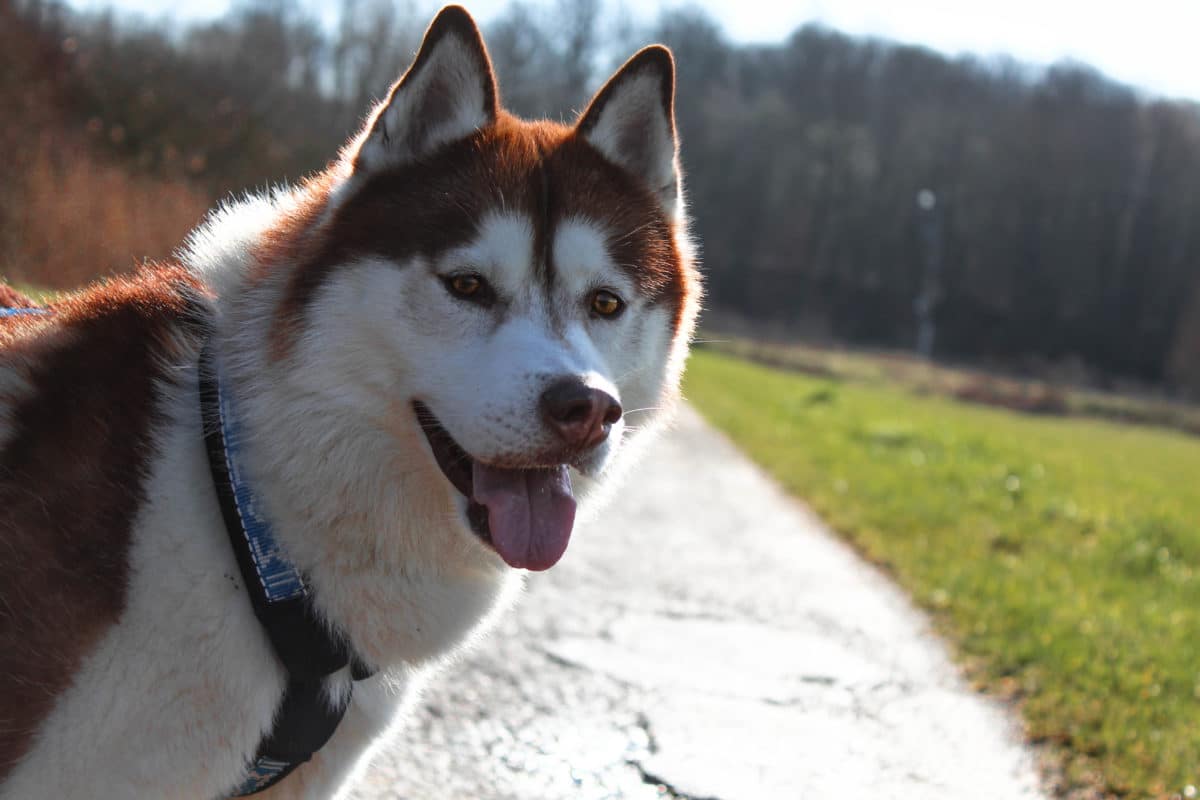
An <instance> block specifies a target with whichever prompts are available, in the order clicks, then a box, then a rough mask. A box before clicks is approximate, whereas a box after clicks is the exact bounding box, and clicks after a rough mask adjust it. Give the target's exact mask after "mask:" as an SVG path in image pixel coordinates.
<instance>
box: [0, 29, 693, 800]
mask: <svg viewBox="0 0 1200 800" xmlns="http://www.w3.org/2000/svg"><path fill="white" fill-rule="evenodd" d="M673 94H674V64H673V61H672V59H671V56H670V54H669V52H668V51H667V50H666V49H664V48H662V47H657V46H656V47H649V48H646V49H645V50H642V51H641V52H639V53H638V54H637V55H635V56H634V57H633V58H632V59H631V60H630V61H629V62H627V63H626V65H625V66H624V67H622V68H621V70H619V71H618V72H617V73H616V75H615V76H614V77H613V78H612V79H611V80H610V81H609V83H608V84H607V85H606V86H605V87H604V88H602V89H601V90H600V92H599V93H598V94H597V95H596V97H595V98H594V99H593V101H592V103H591V104H590V106H589V107H588V108H587V109H586V110H585V111H584V112H583V114H582V115H581V116H580V119H579V120H578V121H577V122H576V124H574V125H572V126H566V125H560V124H556V123H551V122H526V121H523V120H520V119H517V118H516V117H514V116H512V115H510V114H508V113H507V112H505V111H504V110H503V109H502V108H501V106H500V101H499V98H498V95H497V90H496V83H495V79H494V77H493V74H492V68H491V64H490V61H489V59H488V56H487V51H486V49H485V47H484V44H483V41H482V39H481V37H480V34H479V32H478V30H477V28H476V27H475V25H474V23H473V22H472V20H471V18H470V17H469V16H468V15H467V13H466V12H465V11H463V10H462V9H461V8H457V7H448V8H446V9H443V11H442V12H440V13H439V15H438V16H437V18H436V19H435V20H434V22H433V23H432V25H431V26H430V28H429V30H428V32H427V33H426V36H425V40H424V42H423V43H422V46H421V48H420V51H419V53H418V55H417V57H416V59H415V61H414V62H413V64H412V66H411V67H410V69H409V70H408V71H407V72H406V73H405V75H404V76H403V77H402V78H401V79H400V80H399V81H398V82H397V83H396V84H395V86H394V87H393V88H392V90H391V93H390V95H389V96H388V98H387V99H386V100H385V101H384V102H383V103H381V104H380V105H379V106H378V107H377V108H376V109H375V110H374V111H373V112H372V114H371V115H370V117H369V118H368V120H367V123H366V125H365V126H364V128H363V130H362V132H361V134H360V135H358V136H357V137H356V138H355V139H353V140H352V141H351V142H350V143H348V144H347V146H346V147H345V148H344V150H343V151H342V153H341V154H340V156H339V157H338V158H337V159H336V160H335V161H334V162H332V163H331V165H330V166H329V167H328V168H327V169H326V170H325V171H324V172H322V173H320V174H318V175H316V176H314V177H313V178H311V179H310V180H308V181H307V182H305V183H303V184H302V185H300V186H298V187H296V188H294V189H291V190H286V191H278V192H275V193H273V194H271V195H270V196H268V197H257V198H251V199H247V200H244V201H241V202H238V203H235V204H232V205H228V206H226V207H224V208H221V209H218V210H217V211H215V212H214V213H213V214H212V215H210V217H209V218H208V219H207V220H206V222H205V223H204V224H203V225H201V227H200V228H199V229H197V230H196V231H195V232H194V233H193V234H192V235H191V236H190V238H189V239H188V240H187V242H186V243H185V245H184V247H183V248H182V249H181V251H180V254H179V257H178V262H177V263H172V264H162V265H156V266H150V267H147V268H144V269H142V270H140V271H139V272H137V273H135V274H134V275H132V276H131V277H128V278H119V279H112V280H109V281H106V282H104V283H101V284H98V285H96V286H93V287H91V288H89V289H87V290H84V291H82V292H80V293H78V294H75V295H71V296H67V297H65V298H64V299H62V300H60V301H57V302H55V303H54V304H53V305H52V307H51V309H50V310H51V311H52V313H50V314H47V315H20V316H12V317H6V318H3V319H2V320H0V448H2V451H0V798H3V800H11V799H14V798H43V797H56V798H129V797H154V798H216V797H222V796H226V795H228V794H229V792H230V791H231V790H232V789H233V787H235V786H236V785H237V784H238V783H239V782H240V781H241V780H242V779H243V778H244V776H245V773H246V769H247V765H248V763H249V761H250V760H251V759H252V757H253V754H254V752H255V750H256V748H257V746H258V744H259V742H260V740H261V738H262V737H263V735H264V732H266V731H268V730H269V729H270V727H271V723H272V716H273V714H274V713H275V711H276V708H277V706H278V704H279V702H280V699H281V697H282V692H283V687H284V680H285V675H284V672H283V669H282V667H281V666H280V664H279V663H278V661H277V659H276V657H275V655H274V653H273V651H272V649H271V645H270V642H269V641H268V639H267V638H266V635H265V633H264V631H263V629H262V627H261V626H260V625H259V623H258V621H257V619H256V618H255V616H254V614H253V612H252V609H251V605H250V603H249V601H248V598H247V595H246V590H245V587H243V586H242V585H241V580H240V577H239V573H238V568H237V565H236V563H235V560H234V555H233V553H232V550H231V548H230V545H229V542H228V540H227V536H226V532H225V528H224V525H223V523H222V519H221V515H220V511H219V507H218V504H217V500H216V494H215V491H214V488H213V485H212V479H211V477H210V475H209V471H208V465H207V461H206V456H205V450H204V445H203V441H202V433H201V419H200V413H199V409H198V404H197V400H196V396H197V383H198V367H197V360H198V356H199V352H200V348H201V347H202V346H203V345H204V343H205V342H206V341H209V340H211V342H212V343H213V346H214V347H215V350H216V352H217V354H218V358H219V360H220V362H221V364H222V365H223V371H224V374H225V376H226V380H227V385H228V387H229V391H230V392H231V393H232V395H233V397H234V399H235V400H236V403H237V406H238V408H239V410H240V413H241V416H242V423H243V427H244V429H245V430H246V431H247V432H248V436H249V440H248V444H247V445H246V452H245V454H244V455H245V459H246V462H247V465H248V468H249V471H250V473H251V475H252V477H253V482H254V486H255V489H256V491H257V492H258V494H259V496H260V498H261V501H262V503H263V504H264V506H265V509H266V512H267V515H268V516H269V518H270V519H271V520H272V523H273V527H274V530H275V532H276V536H277V537H278V539H279V540H280V544H281V546H282V548H283V550H284V551H285V553H286V555H287V557H288V558H289V559H290V560H291V561H292V562H293V563H295V564H296V565H297V566H298V567H299V568H300V569H301V570H302V571H303V572H304V573H305V574H306V575H307V577H308V579H309V582H310V585H311V587H312V590H313V596H314V598H315V604H316V608H317V611H318V613H319V614H320V616H321V617H322V618H323V619H324V620H326V621H327V622H328V623H329V624H330V625H331V626H333V627H334V628H335V629H336V630H338V631H340V632H341V633H342V634H343V635H345V636H346V637H347V639H348V641H349V642H350V643H351V645H352V647H353V648H354V650H355V652H356V653H357V654H358V655H359V656H360V657H361V658H363V659H364V660H365V661H366V662H368V663H369V664H370V665H372V666H373V667H375V668H377V670H378V672H377V673H376V674H375V675H374V677H372V678H370V679H369V680H366V681H362V682H359V683H356V684H355V685H354V690H353V696H352V700H351V703H350V706H349V709H348V711H347V713H346V716H345V718H344V720H343V722H342V724H341V726H340V727H339V728H338V730H337V732H336V733H335V735H334V737H333V739H332V740H331V741H330V742H329V744H328V745H327V746H326V747H325V748H323V749H322V750H321V751H320V752H319V753H318V754H317V755H316V757H315V758H314V759H313V760H312V761H311V762H309V763H307V764H305V765H303V766H301V767H300V768H299V769H297V770H296V771H295V772H294V773H293V774H292V775H290V776H289V777H287V778H286V779H284V780H283V781H282V782H281V783H280V784H278V785H277V786H276V787H274V788H273V789H271V790H269V791H268V792H267V793H265V794H263V795H261V796H262V797H264V798H269V797H314V798H315V797H329V796H332V795H334V794H337V793H338V791H339V789H340V788H345V787H347V786H348V785H349V783H350V782H352V777H353V774H354V773H355V772H356V771H357V770H360V769H362V768H363V767H364V766H365V764H366V763H367V761H368V760H369V754H370V752H371V750H372V748H373V747H374V746H376V743H378V742H380V741H384V740H386V732H387V730H388V728H389V727H391V726H393V725H395V724H397V723H398V721H399V720H401V719H403V713H402V712H403V711H404V709H405V708H406V706H409V705H411V703H412V701H413V698H414V696H415V694H416V693H417V692H418V691H419V689H420V686H421V685H422V683H423V682H424V681H425V680H426V679H427V678H428V677H429V676H430V675H431V673H433V672H434V671H435V670H436V669H437V667H438V666H439V665H442V664H444V663H445V662H446V660H447V659H448V658H450V657H452V656H453V655H454V654H455V653H458V652H460V651H461V649H462V648H463V647H464V646H465V645H467V644H468V643H470V642H471V641H472V640H474V639H476V638H477V637H478V635H479V634H480V633H481V632H483V631H485V630H486V629H487V628H488V626H489V623H490V622H491V621H492V620H493V619H494V618H495V616H496V614H497V613H499V612H500V611H502V610H503V609H505V607H507V606H508V605H509V604H510V603H511V602H512V601H513V599H514V598H515V596H516V595H517V594H518V592H519V587H520V585H521V575H522V572H521V571H520V570H517V569H513V568H511V567H510V566H508V564H506V563H504V561H502V560H501V558H500V557H499V556H498V554H497V551H496V550H495V549H493V548H492V547H490V546H489V545H488V544H487V543H486V542H485V541H483V540H482V539H481V537H480V536H478V535H476V533H474V532H472V528H471V525H470V524H469V522H468V519H467V500H466V498H465V497H464V496H463V495H462V494H461V493H460V492H459V491H458V490H456V489H455V487H454V486H453V485H452V484H451V483H450V481H449V480H448V479H447V475H446V474H443V472H442V471H441V469H439V466H438V464H437V462H436V460H435V458H434V455H433V451H432V450H431V446H430V443H429V441H428V440H427V438H426V436H425V434H424V432H423V430H422V427H421V425H420V424H419V422H418V419H417V416H416V414H415V413H414V408H413V402H414V401H420V402H422V403H424V404H425V405H426V406H427V407H428V408H429V409H431V411H432V413H434V414H436V416H437V419H438V420H439V422H440V423H441V425H442V426H444V428H445V430H446V431H448V432H449V434H450V435H452V436H453V438H454V440H455V441H456V442H458V443H459V444H460V445H461V446H462V448H463V449H465V450H466V451H467V452H468V453H469V454H470V456H471V458H472V459H474V460H477V461H479V462H481V463H485V464H491V465H497V466H498V467H503V468H510V469H518V468H532V467H541V466H544V465H545V464H547V463H558V462H560V461H561V462H562V463H569V464H570V466H571V477H572V479H573V482H574V485H575V493H576V495H577V496H578V497H580V498H581V500H587V501H588V502H589V503H593V502H595V500H596V498H597V496H598V495H599V494H601V493H602V492H601V491H600V490H601V489H603V488H604V487H605V486H611V485H612V483H613V478H614V476H615V475H617V474H618V473H619V472H620V471H621V470H622V469H623V467H624V466H625V465H626V464H628V463H629V462H630V461H631V459H632V458H633V457H634V455H635V453H636V451H637V450H638V449H639V447H640V446H642V445H643V444H644V443H645V442H646V441H648V440H649V438H650V434H651V433H652V432H653V431H654V430H655V429H656V428H657V427H659V426H661V424H662V423H663V422H664V421H665V420H666V419H668V418H669V416H670V411H671V407H672V405H673V404H674V403H675V401H676V399H677V396H678V386H679V379H680V375H681V372H682V369H683V363H684V359H685V356H686V352H687V346H688V341H689V339H690V336H691V333H692V329H693V326H694V321H695V316H696V313H697V309H698V306H699V299H700V288H699V279H698V276H697V273H696V270H695V267H694V258H693V255H692V248H691V246H690V244H689V241H688V236H687V230H686V217H685V210H684V205H683V199H682V186H681V182H680V173H679V164H678V148H677V142H676V135H675V126H674V117H673V102H674V101H673ZM462 270H469V273H470V275H472V276H475V277H476V278H479V279H481V280H482V281H484V282H485V285H486V286H487V287H488V291H489V292H490V294H489V295H488V298H489V302H487V303H484V302H482V301H476V300H475V299H469V298H467V299H465V298H464V297H455V296H453V295H452V293H451V292H450V291H449V289H448V285H447V280H453V278H454V276H455V275H456V274H459V273H460V272H461V271H462ZM601 290H603V291H606V292H611V293H613V294H615V295H616V296H617V297H619V298H620V300H621V301H622V306H621V311H620V313H619V314H614V315H612V317H611V318H609V317H607V316H603V317H602V316H599V315H598V312H596V311H595V310H594V309H593V307H591V306H589V303H590V302H593V301H594V298H595V297H596V293H597V292H598V291H601ZM6 299H7V301H8V304H9V305H11V306H17V305H29V303H28V302H26V301H25V300H24V298H21V297H19V296H17V295H15V293H13V294H12V296H10V297H7V298H6ZM563 376H568V377H570V378H571V379H572V380H578V381H582V382H583V383H584V384H585V385H586V386H587V387H590V388H593V389H595V390H596V391H599V392H602V393H604V394H605V395H607V396H610V397H611V398H614V399H615V400H616V401H619V403H620V404H621V406H623V408H624V409H625V412H624V416H623V417H622V418H621V419H620V420H617V421H616V422H614V423H613V424H612V425H611V429H606V430H607V432H608V436H607V438H606V439H604V441H602V442H600V443H599V444H596V445H595V446H594V447H593V446H590V445H589V446H588V447H587V448H583V449H580V448H575V449H574V450H570V452H568V451H567V450H564V448H563V446H562V444H561V442H558V441H556V439H555V437H554V433H553V431H551V430H549V429H548V426H547V424H546V423H545V421H544V419H543V418H542V416H540V415H539V411H538V398H539V397H540V396H541V395H542V393H543V392H544V391H545V389H546V387H547V386H548V385H549V384H550V383H551V382H552V381H554V380H558V379H561V378H562V377H563ZM556 454H557V455H556ZM349 681H350V679H349V676H348V675H346V674H339V675H338V676H335V677H334V678H332V679H330V681H329V682H328V686H327V689H328V691H329V692H330V694H331V695H337V694H339V693H343V692H345V691H346V688H347V686H348V685H349Z"/></svg>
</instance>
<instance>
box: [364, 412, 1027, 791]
mask: <svg viewBox="0 0 1200 800" xmlns="http://www.w3.org/2000/svg"><path fill="white" fill-rule="evenodd" d="M1042 796H1043V795H1042V794H1041V792H1040V790H1039V788H1038V784H1037V780H1036V778H1035V775H1034V769H1033V766H1032V758H1031V756H1030V754H1029V753H1028V752H1027V751H1026V750H1025V749H1024V748H1023V747H1022V746H1021V745H1020V744H1019V742H1018V741H1017V739H1016V737H1015V734H1014V732H1013V728H1012V725H1011V722H1010V721H1009V720H1008V719H1007V718H1006V716H1005V715H1004V714H1003V713H1002V712H1001V711H1000V710H999V709H997V708H996V707H994V706H993V705H991V704H990V703H989V702H987V701H986V700H985V699H983V698H981V697H979V696H978V695H975V694H973V693H971V692H970V691H969V690H968V689H967V688H966V687H965V686H964V685H963V683H962V681H961V680H960V679H959V678H958V676H957V674H956V673H955V671H954V669H953V668H952V667H951V665H950V663H949V661H948V659H947V657H946V653H945V650H944V648H943V646H942V645H941V644H940V643H939V642H938V641H937V640H935V639H933V638H932V637H931V636H930V634H929V632H928V630H927V626H926V624H925V622H924V621H923V619H922V618H921V617H920V615H918V614H917V613H916V612H915V611H914V610H913V609H912V607H911V606H910V605H909V603H908V601H907V600H906V599H905V598H904V597H903V596H902V595H901V594H900V593H899V592H898V591H897V590H896V589H895V588H893V587H892V586H891V585H890V584H889V583H888V582H887V581H886V580H884V579H883V578H882V577H881V576H880V575H879V574H878V573H876V572H875V571H874V570H873V569H872V568H870V567H867V566H865V565H863V564H862V563H860V562H859V561H858V560H857V559H856V558H855V557H854V555H853V554H852V553H851V552H850V551H849V550H848V549H847V548H846V547H845V546H843V545H842V544H840V543H839V542H837V541H836V540H834V539H833V538H832V536H831V535H830V534H829V533H827V532H826V531H825V530H824V529H823V528H822V526H821V524H820V522H819V521H818V520H816V519H815V518H814V517H812V516H811V515H810V514H808V513H806V512H805V511H804V509H803V508H801V507H800V506H799V505H798V504H796V503H794V502H793V501H791V500H789V499H788V498H787V497H786V496H784V495H783V494H782V493H781V492H780V491H779V490H778V489H777V488H776V487H775V486H774V485H773V484H772V483H771V482H770V481H768V480H767V479H765V478H764V477H763V476H762V474H761V473H760V472H759V471H758V470H757V469H756V468H755V467H754V466H753V465H752V464H750V463H749V462H748V461H746V459H745V458H744V457H743V456H741V455H740V454H739V453H738V452H737V451H736V450H735V449H734V448H733V447H732V446H731V445H730V444H729V443H728V442H727V441H725V439H723V438H722V437H721V436H720V435H719V434H717V433H715V432H713V431H712V430H711V429H709V428H708V427H707V426H706V425H705V424H704V423H703V422H701V421H700V420H699V418H698V417H697V416H696V415H695V413H694V412H692V411H690V409H689V410H685V413H684V415H683V419H682V421H681V423H680V425H679V426H678V428H677V430H675V431H674V432H673V433H672V434H670V435H668V436H667V437H665V438H664V439H663V440H662V441H661V442H660V443H659V444H658V446H657V448H656V449H655V450H654V451H653V453H652V455H651V456H650V457H649V458H647V459H646V463H645V464H644V465H642V467H641V468H640V469H639V471H638V472H637V473H636V474H634V475H633V476H631V478H630V480H629V481H628V483H627V485H626V487H625V489H624V492H623V494H622V495H621V496H620V499H619V500H618V502H616V503H614V504H613V510H612V512H611V513H610V514H609V515H608V516H607V518H606V519H605V520H604V521H603V523H602V524H599V525H596V524H594V525H591V526H590V527H587V528H585V529H581V530H579V531H576V535H575V536H574V537H573V540H572V542H571V547H570V549H569V550H568V552H567V556H566V558H565V559H564V561H563V562H562V563H561V564H559V565H558V566H557V567H556V568H554V569H553V570H551V571H550V572H548V573H545V574H542V575H536V576H533V578H532V579H531V580H530V586H529V591H528V592H527V595H526V597H524V598H523V600H522V602H521V603H520V606H519V607H518V609H517V610H516V612H515V613H513V614H510V615H509V616H508V617H507V618H506V620H505V622H504V623H502V624H501V626H500V628H499V630H498V631H496V632H495V633H494V634H493V635H492V636H491V637H490V638H488V639H487V640H486V641H485V642H484V643H483V644H482V645H481V646H480V647H479V648H477V650H476V651H475V654H474V655H473V656H472V657H471V658H469V659H467V660H466V661H464V662H463V663H461V664H459V665H458V666H457V667H455V668H454V669H452V670H451V671H449V673H447V674H443V675H441V676H439V678H438V679H437V680H436V682H435V684H434V686H433V687H432V688H431V690H430V691H429V693H428V694H427V696H426V697H425V699H424V701H423V703H422V704H421V707H420V709H419V711H418V713H417V715H416V718H414V719H411V720H409V722H408V725H407V727H406V728H405V730H404V732H403V733H402V734H401V736H400V737H399V739H398V740H397V741H396V742H395V743H394V744H393V745H392V746H391V747H390V748H389V749H388V750H387V751H386V752H385V753H384V754H383V755H381V756H380V757H379V758H377V759H376V762H375V764H374V765H373V766H372V768H371V770H370V772H369V773H368V775H367V777H366V779H365V781H364V782H363V784H362V785H361V787H360V788H359V790H358V791H357V793H356V794H355V795H354V797H355V798H356V800H376V799H377V798H407V800H435V799H436V800H443V799H444V798H480V800H507V799H508V798H513V799H514V800H515V799H516V798H520V799H521V800H556V799H557V798H564V799H565V798H589V799H590V798H630V800H635V799H636V800H642V799H643V798H645V800H651V799H654V800H661V798H664V797H665V798H681V799H683V798H692V799H693V800H700V799H701V798H719V800H770V799H772V798H780V799H781V800H799V799H800V798H805V799H810V798H811V799H812V800H825V798H867V797H870V798H873V800H880V799H881V798H904V800H942V799H943V798H944V799H945V800H951V798H953V800H961V798H966V797H979V798H989V799H990V800H1008V799H1009V798H1040V797H1042Z"/></svg>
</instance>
